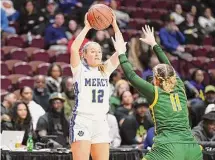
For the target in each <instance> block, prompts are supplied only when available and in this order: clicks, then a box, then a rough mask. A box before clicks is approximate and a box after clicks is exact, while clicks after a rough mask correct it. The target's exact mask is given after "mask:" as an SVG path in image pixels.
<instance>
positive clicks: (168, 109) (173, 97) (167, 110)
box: [112, 26, 202, 160]
mask: <svg viewBox="0 0 215 160" xmlns="http://www.w3.org/2000/svg"><path fill="white" fill-rule="evenodd" d="M143 33H144V35H145V37H144V38H141V39H140V40H141V41H143V42H145V43H146V44H148V45H150V46H151V47H152V48H153V50H154V52H155V53H156V55H157V57H158V59H159V61H160V62H161V64H158V65H157V66H155V67H154V68H153V83H154V85H152V84H151V83H148V82H146V81H145V80H143V79H142V78H140V77H139V76H138V75H137V74H136V73H135V72H134V71H133V69H132V66H131V64H130V63H129V62H128V59H127V58H126V55H125V52H126V43H125V42H124V39H123V37H122V34H121V33H118V34H115V40H114V39H113V38H112V40H113V43H114V46H115V49H116V51H117V53H118V54H119V60H120V64H121V66H122V69H123V71H124V73H125V76H126V78H127V79H128V80H129V81H130V82H131V84H132V85H133V86H134V87H135V88H136V89H137V90H138V91H139V92H140V93H141V94H143V95H144V96H145V97H146V98H147V100H148V101H149V102H150V103H151V106H150V111H151V114H152V117H153V120H154V125H155V137H154V145H153V147H152V150H151V151H149V152H148V153H147V154H146V156H145V157H144V158H143V160H202V151H201V146H199V145H198V144H197V141H196V140H195V139H194V137H193V135H192V133H191V128H190V126H189V120H188V109H187V99H186V94H185V90H184V84H183V82H182V80H181V79H180V78H179V77H178V76H177V75H176V72H175V71H174V69H173V67H172V66H171V64H170V62H169V60H168V58H167V57H166V55H165V53H164V52H163V51H162V49H161V48H160V47H159V45H157V43H156V41H155V38H154V30H153V28H152V29H150V28H149V26H145V28H143Z"/></svg>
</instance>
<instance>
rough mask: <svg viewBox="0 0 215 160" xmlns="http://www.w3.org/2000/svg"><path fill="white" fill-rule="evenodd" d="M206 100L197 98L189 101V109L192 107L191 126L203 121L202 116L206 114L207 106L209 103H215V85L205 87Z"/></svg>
mask: <svg viewBox="0 0 215 160" xmlns="http://www.w3.org/2000/svg"><path fill="white" fill-rule="evenodd" d="M204 92H205V94H204V97H205V101H202V99H200V98H195V99H192V100H190V101H189V109H190V119H191V126H192V127H194V126H196V125H198V123H199V122H200V121H201V119H202V116H203V115H204V114H205V111H206V107H207V106H208V105H209V104H214V103H215V87H214V86H212V85H208V86H206V87H205V91H204Z"/></svg>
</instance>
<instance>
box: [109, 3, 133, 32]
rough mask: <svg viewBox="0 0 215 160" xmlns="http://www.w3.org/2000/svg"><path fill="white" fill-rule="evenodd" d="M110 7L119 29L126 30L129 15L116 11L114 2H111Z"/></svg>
mask: <svg viewBox="0 0 215 160" xmlns="http://www.w3.org/2000/svg"><path fill="white" fill-rule="evenodd" d="M110 7H111V8H112V9H113V11H114V14H115V15H116V20H117V23H119V27H120V28H126V27H127V24H128V22H129V21H130V17H129V15H128V14H127V13H125V12H122V11H120V10H118V9H117V8H118V6H117V2H116V1H115V0H111V2H110Z"/></svg>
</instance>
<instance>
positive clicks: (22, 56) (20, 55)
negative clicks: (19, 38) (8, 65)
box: [10, 48, 28, 61]
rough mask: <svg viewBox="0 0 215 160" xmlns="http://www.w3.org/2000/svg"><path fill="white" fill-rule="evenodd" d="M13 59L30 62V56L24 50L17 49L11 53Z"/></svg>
mask: <svg viewBox="0 0 215 160" xmlns="http://www.w3.org/2000/svg"><path fill="white" fill-rule="evenodd" d="M10 57H11V59H17V60H22V61H28V54H27V52H25V51H24V50H23V49H22V48H15V49H13V50H12V51H11V53H10Z"/></svg>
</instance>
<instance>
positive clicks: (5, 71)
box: [1, 62, 9, 76]
mask: <svg viewBox="0 0 215 160" xmlns="http://www.w3.org/2000/svg"><path fill="white" fill-rule="evenodd" d="M1 74H2V75H5V76H7V75H9V69H8V67H7V65H6V64H5V63H4V62H1Z"/></svg>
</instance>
